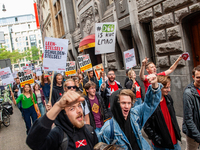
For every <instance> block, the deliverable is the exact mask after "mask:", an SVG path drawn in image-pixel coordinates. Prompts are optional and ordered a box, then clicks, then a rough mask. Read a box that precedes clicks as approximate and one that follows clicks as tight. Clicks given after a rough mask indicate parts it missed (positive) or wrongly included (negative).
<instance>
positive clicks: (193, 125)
mask: <svg viewBox="0 0 200 150" xmlns="http://www.w3.org/2000/svg"><path fill="white" fill-rule="evenodd" d="M183 113H184V116H183V126H182V130H183V133H185V134H186V135H187V136H189V137H190V138H192V139H194V140H195V141H196V142H197V143H200V95H199V93H198V92H197V90H196V88H195V86H194V82H192V83H191V84H189V85H188V86H187V87H186V89H185V91H184V93H183Z"/></svg>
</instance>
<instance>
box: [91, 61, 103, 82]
mask: <svg viewBox="0 0 200 150" xmlns="http://www.w3.org/2000/svg"><path fill="white" fill-rule="evenodd" d="M93 69H94V73H95V75H96V78H97V80H99V79H100V72H101V71H104V68H103V64H99V65H96V66H94V67H93Z"/></svg>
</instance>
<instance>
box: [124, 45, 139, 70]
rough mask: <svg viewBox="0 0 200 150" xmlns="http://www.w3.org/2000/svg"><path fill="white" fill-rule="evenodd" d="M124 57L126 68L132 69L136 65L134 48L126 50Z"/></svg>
mask: <svg viewBox="0 0 200 150" xmlns="http://www.w3.org/2000/svg"><path fill="white" fill-rule="evenodd" d="M124 59H125V64H126V69H130V68H132V67H134V66H136V60H135V51H134V48H133V49H130V50H128V51H125V52H124Z"/></svg>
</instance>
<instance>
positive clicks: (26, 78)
mask: <svg viewBox="0 0 200 150" xmlns="http://www.w3.org/2000/svg"><path fill="white" fill-rule="evenodd" d="M18 76H19V80H20V85H21V87H24V85H25V84H33V83H34V79H33V74H32V71H31V69H30V68H29V67H28V68H26V69H24V71H19V72H18Z"/></svg>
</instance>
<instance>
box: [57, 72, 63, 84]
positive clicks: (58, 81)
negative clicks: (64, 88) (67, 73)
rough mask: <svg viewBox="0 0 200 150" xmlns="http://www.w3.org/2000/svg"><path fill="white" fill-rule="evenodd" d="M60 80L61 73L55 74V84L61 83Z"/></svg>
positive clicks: (61, 79)
mask: <svg viewBox="0 0 200 150" xmlns="http://www.w3.org/2000/svg"><path fill="white" fill-rule="evenodd" d="M62 81H63V76H62V74H60V73H58V74H57V75H56V84H57V85H62Z"/></svg>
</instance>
